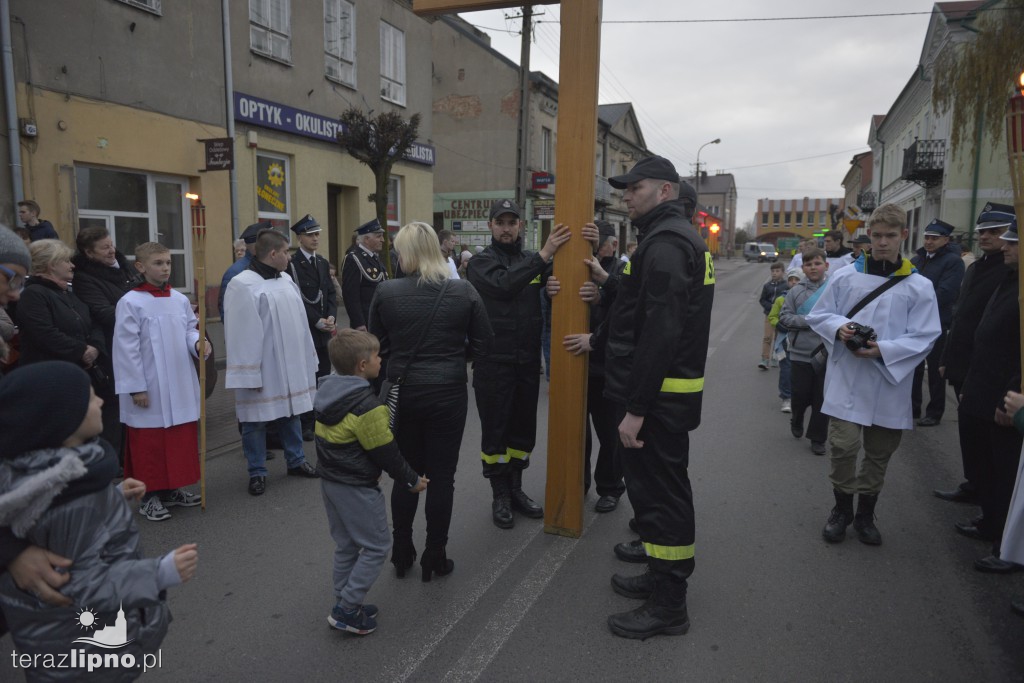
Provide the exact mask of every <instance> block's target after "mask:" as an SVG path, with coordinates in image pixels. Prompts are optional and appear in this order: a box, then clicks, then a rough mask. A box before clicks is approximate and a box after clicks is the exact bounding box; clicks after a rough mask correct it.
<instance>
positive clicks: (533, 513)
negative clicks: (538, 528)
mask: <svg viewBox="0 0 1024 683" xmlns="http://www.w3.org/2000/svg"><path fill="white" fill-rule="evenodd" d="M511 481H512V509H513V510H515V511H516V512H518V513H519V514H521V515H523V516H525V517H531V518H533V519H540V518H541V517H543V516H544V508H542V507H541V506H540V505H537V504H536V503H535V502H533V500H532V499H531V498H530V497H529V496H528V495H526V494H525V493H523V471H522V470H512V475H511Z"/></svg>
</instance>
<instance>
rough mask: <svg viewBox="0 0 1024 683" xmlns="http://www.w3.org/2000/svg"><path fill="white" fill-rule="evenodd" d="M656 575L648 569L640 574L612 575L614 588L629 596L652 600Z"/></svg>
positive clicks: (617, 591) (620, 593)
mask: <svg viewBox="0 0 1024 683" xmlns="http://www.w3.org/2000/svg"><path fill="white" fill-rule="evenodd" d="M654 583H655V575H654V572H652V571H651V570H649V569H648V570H647V571H646V572H644V573H643V574H640V575H639V576H623V575H622V574H613V575H612V590H613V591H615V592H616V593H618V594H619V595H622V596H624V597H627V598H634V599H636V600H650V598H651V596H652V595H653V594H654Z"/></svg>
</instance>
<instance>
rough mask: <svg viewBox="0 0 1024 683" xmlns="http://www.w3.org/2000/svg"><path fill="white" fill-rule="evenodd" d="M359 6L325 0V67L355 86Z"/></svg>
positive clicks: (333, 76)
mask: <svg viewBox="0 0 1024 683" xmlns="http://www.w3.org/2000/svg"><path fill="white" fill-rule="evenodd" d="M355 26H356V6H355V5H353V4H352V3H351V2H349V1H348V0H324V68H325V70H326V73H327V77H328V78H330V79H332V80H335V81H338V82H340V83H343V84H344V85H348V86H351V87H353V88H354V87H356V29H355Z"/></svg>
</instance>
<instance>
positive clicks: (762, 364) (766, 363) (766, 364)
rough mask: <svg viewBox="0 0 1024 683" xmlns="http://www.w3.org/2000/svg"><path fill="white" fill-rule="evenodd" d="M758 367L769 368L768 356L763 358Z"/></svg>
mask: <svg viewBox="0 0 1024 683" xmlns="http://www.w3.org/2000/svg"><path fill="white" fill-rule="evenodd" d="M757 367H759V368H761V369H762V370H767V369H768V359H767V358H762V359H761V362H760V363H758V364H757Z"/></svg>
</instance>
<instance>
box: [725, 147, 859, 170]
mask: <svg viewBox="0 0 1024 683" xmlns="http://www.w3.org/2000/svg"><path fill="white" fill-rule="evenodd" d="M863 151H864V148H863V147H854V148H852V149H840V150H837V151H835V152H826V153H824V154H815V155H814V156H809V157H800V158H798V159H786V160H785V161H769V162H767V163H764V164H749V165H747V166H730V167H727V168H725V169H724V170H726V171H739V170H742V169H744V168H761V167H763V166H778V165H779V164H791V163H793V162H796V161H807V160H809V159H821V158H823V157H834V156H836V155H837V154H849V153H850V152H863Z"/></svg>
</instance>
